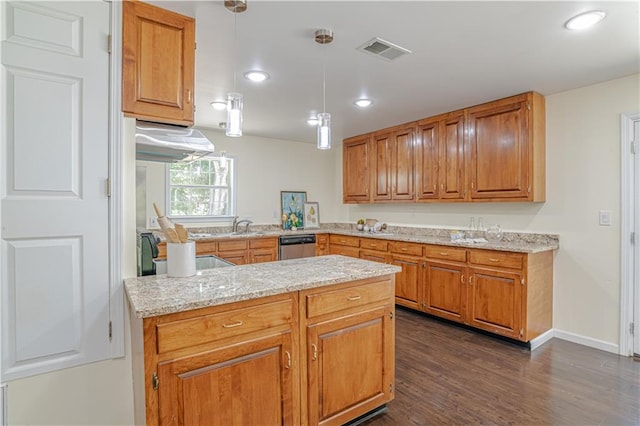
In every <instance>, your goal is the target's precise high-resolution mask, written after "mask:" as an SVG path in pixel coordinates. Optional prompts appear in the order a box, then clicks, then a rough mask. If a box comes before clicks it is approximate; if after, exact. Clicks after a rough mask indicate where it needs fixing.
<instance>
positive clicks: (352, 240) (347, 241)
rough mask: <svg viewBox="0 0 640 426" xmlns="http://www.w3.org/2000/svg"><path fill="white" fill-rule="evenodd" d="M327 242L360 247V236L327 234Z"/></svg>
mask: <svg viewBox="0 0 640 426" xmlns="http://www.w3.org/2000/svg"><path fill="white" fill-rule="evenodd" d="M329 243H330V244H337V245H341V246H351V247H360V238H358V237H349V236H346V235H333V234H332V235H330V236H329Z"/></svg>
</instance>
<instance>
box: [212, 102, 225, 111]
mask: <svg viewBox="0 0 640 426" xmlns="http://www.w3.org/2000/svg"><path fill="white" fill-rule="evenodd" d="M210 105H211V107H213V109H215V110H216V111H222V110H224V109H227V103H226V102H225V101H213V102H211V104H210Z"/></svg>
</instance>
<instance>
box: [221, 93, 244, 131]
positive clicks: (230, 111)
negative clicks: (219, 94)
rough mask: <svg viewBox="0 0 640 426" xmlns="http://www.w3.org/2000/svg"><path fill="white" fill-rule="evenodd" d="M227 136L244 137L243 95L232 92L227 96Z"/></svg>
mask: <svg viewBox="0 0 640 426" xmlns="http://www.w3.org/2000/svg"><path fill="white" fill-rule="evenodd" d="M225 134H226V135H227V136H230V137H232V138H238V137H240V136H242V94H241V93H235V92H231V93H229V94H228V95H227V130H226V132H225Z"/></svg>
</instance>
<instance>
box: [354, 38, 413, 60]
mask: <svg viewBox="0 0 640 426" xmlns="http://www.w3.org/2000/svg"><path fill="white" fill-rule="evenodd" d="M358 50H360V51H361V52H365V53H369V54H371V55H375V56H377V57H378V58H381V59H384V60H386V61H392V60H394V59H396V58H399V57H400V56H403V55H405V54H407V53H411V51H410V50H409V49H405V48H404V47H400V46H398V45H397V44H393V43H391V42H389V41H386V40H383V39H381V38H380V37H375V38H372V39H371V40H369V41H368V42H366V43H365V44H363V45H361V46H360V47H358Z"/></svg>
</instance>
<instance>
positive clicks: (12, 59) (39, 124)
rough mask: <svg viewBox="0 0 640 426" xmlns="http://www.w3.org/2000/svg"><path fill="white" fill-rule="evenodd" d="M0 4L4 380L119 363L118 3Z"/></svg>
mask: <svg viewBox="0 0 640 426" xmlns="http://www.w3.org/2000/svg"><path fill="white" fill-rule="evenodd" d="M0 7H2V8H3V10H2V12H3V13H2V20H3V22H2V26H3V28H4V29H6V31H5V34H4V36H5V39H4V40H3V41H2V47H1V49H2V55H1V56H2V75H3V81H4V83H3V84H5V89H6V90H5V91H3V98H2V103H3V107H2V109H3V110H4V111H5V112H6V115H5V116H3V117H2V118H1V119H2V120H3V121H2V123H0V129H2V134H1V136H0V137H1V144H2V150H1V151H2V152H3V153H4V155H3V156H2V162H3V164H2V166H1V167H0V170H2V176H0V183H1V189H0V195H1V198H2V201H1V202H2V204H1V210H2V227H1V229H2V231H1V238H2V247H1V253H2V267H1V270H2V271H3V274H2V277H1V283H2V286H1V287H2V297H1V300H2V313H3V317H2V337H3V341H2V380H12V379H17V378H20V377H25V376H29V375H33V374H38V373H42V372H46V371H53V370H57V369H60V368H64V367H70V366H74V365H80V364H84V363H88V362H93V361H97V360H100V359H106V358H109V357H110V356H111V344H110V341H109V334H108V327H109V303H110V302H109V296H110V295H109V286H110V282H109V246H110V241H109V199H108V197H107V190H106V180H107V178H108V176H109V168H108V167H109V133H110V130H109V81H110V79H109V66H110V64H109V54H108V52H107V35H108V34H109V32H110V3H108V2H68V3H64V2H43V3H35V2H33V3H32V2H2V3H1V4H0ZM34 265H35V266H36V267H35V268H34Z"/></svg>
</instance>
